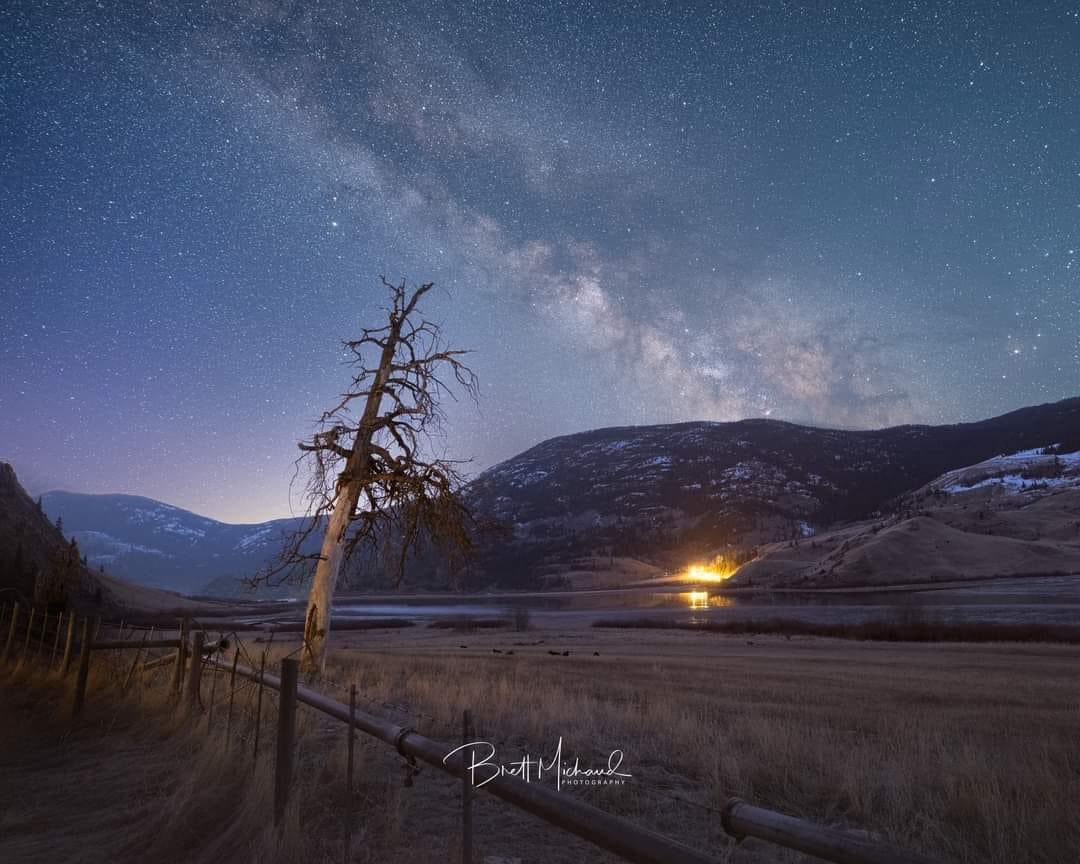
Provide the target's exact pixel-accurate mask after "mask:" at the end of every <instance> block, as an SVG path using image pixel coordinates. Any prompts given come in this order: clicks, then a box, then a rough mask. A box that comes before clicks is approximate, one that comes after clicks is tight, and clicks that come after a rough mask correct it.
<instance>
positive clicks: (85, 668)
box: [71, 617, 92, 719]
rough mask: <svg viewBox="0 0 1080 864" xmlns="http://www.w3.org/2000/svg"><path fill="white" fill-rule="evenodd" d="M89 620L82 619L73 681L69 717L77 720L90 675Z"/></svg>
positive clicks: (84, 699)
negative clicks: (80, 638) (73, 686)
mask: <svg viewBox="0 0 1080 864" xmlns="http://www.w3.org/2000/svg"><path fill="white" fill-rule="evenodd" d="M91 632H92V631H91V630H90V618H89V617H86V618H83V622H82V645H81V646H80V648H79V674H78V676H77V677H76V679H75V701H74V703H72V706H71V716H72V717H73V718H75V719H78V718H79V717H80V716H81V715H82V711H83V704H84V703H85V702H86V680H87V678H88V677H89V675H90V633H91Z"/></svg>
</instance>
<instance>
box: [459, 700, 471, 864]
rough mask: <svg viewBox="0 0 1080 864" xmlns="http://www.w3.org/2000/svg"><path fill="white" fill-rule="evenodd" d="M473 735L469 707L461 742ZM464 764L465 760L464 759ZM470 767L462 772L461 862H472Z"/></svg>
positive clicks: (464, 863) (462, 729)
mask: <svg viewBox="0 0 1080 864" xmlns="http://www.w3.org/2000/svg"><path fill="white" fill-rule="evenodd" d="M471 737H472V712H471V711H469V709H468V708H466V709H465V710H464V712H462V715H461V743H462V744H468V743H469V739H470V738H471ZM461 764H462V766H464V765H465V761H464V760H462V763H461ZM471 773H472V772H470V771H469V770H468V768H464V767H463V769H462V774H461V864H472V776H471Z"/></svg>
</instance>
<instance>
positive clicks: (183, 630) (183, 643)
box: [172, 618, 188, 696]
mask: <svg viewBox="0 0 1080 864" xmlns="http://www.w3.org/2000/svg"><path fill="white" fill-rule="evenodd" d="M187 637H188V619H187V618H181V619H180V647H178V648H177V649H176V665H175V666H174V667H173V678H172V690H173V692H174V693H176V695H178V696H179V695H180V693H181V692H182V691H183V689H184V655H185V654H186V650H185V649H186V648H187Z"/></svg>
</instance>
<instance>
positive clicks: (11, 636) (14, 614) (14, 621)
mask: <svg viewBox="0 0 1080 864" xmlns="http://www.w3.org/2000/svg"><path fill="white" fill-rule="evenodd" d="M18 626H19V601H18V600H16V601H15V603H14V605H12V607H11V626H10V627H8V637H7V642H5V643H4V659H5V660H7V658H8V656H9V655H10V654H11V646H12V645H13V644H14V642H15V630H16V629H17V628H18Z"/></svg>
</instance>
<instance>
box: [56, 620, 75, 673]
mask: <svg viewBox="0 0 1080 864" xmlns="http://www.w3.org/2000/svg"><path fill="white" fill-rule="evenodd" d="M77 620H78V616H77V615H76V614H75V613H74V612H72V613H71V614H70V615H69V616H68V629H67V639H66V641H65V642H64V661H63V662H62V663H61V664H60V677H61V678H64V677H66V676H67V674H68V672H70V671H71V652H72V651H74V650H75V624H76V622H77Z"/></svg>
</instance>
